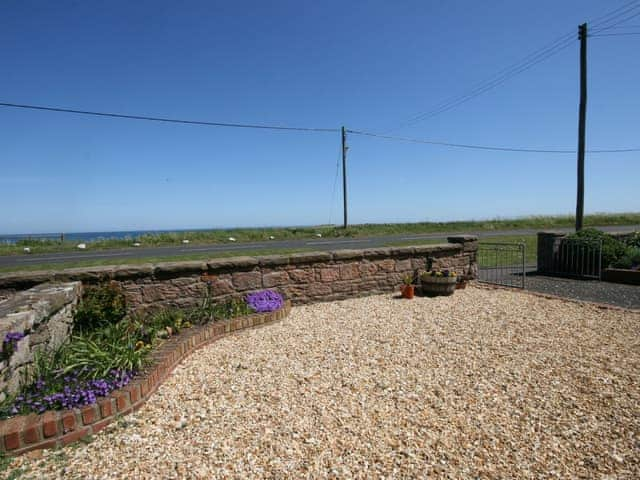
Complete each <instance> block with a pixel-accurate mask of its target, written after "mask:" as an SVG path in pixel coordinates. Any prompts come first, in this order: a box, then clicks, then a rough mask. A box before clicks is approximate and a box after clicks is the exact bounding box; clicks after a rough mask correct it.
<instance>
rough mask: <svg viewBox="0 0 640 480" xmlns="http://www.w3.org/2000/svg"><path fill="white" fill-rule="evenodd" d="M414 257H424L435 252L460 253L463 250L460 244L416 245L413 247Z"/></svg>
mask: <svg viewBox="0 0 640 480" xmlns="http://www.w3.org/2000/svg"><path fill="white" fill-rule="evenodd" d="M413 248H414V250H415V254H416V255H425V254H429V253H435V252H446V251H449V252H452V253H455V252H460V251H462V250H463V248H464V247H463V245H462V244H461V243H439V244H437V245H417V246H415V247H413Z"/></svg>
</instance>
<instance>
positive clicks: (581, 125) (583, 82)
mask: <svg viewBox="0 0 640 480" xmlns="http://www.w3.org/2000/svg"><path fill="white" fill-rule="evenodd" d="M578 34H579V38H580V113H579V120H578V198H577V202H576V231H578V230H582V220H583V218H584V145H585V138H584V137H585V123H586V120H587V24H586V23H583V24H582V25H580V26H579V27H578Z"/></svg>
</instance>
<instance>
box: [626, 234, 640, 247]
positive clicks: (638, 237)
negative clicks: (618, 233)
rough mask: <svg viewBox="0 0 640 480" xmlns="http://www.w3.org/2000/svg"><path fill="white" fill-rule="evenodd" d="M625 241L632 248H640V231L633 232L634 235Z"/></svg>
mask: <svg viewBox="0 0 640 480" xmlns="http://www.w3.org/2000/svg"><path fill="white" fill-rule="evenodd" d="M624 243H626V244H627V246H629V247H632V248H640V232H633V235H631V236H630V237H629V238H627V239H626V240H625V242H624Z"/></svg>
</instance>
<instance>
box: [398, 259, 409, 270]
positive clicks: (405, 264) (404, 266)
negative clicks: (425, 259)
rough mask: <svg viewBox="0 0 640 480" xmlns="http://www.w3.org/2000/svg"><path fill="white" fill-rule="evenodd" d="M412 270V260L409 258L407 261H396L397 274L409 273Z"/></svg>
mask: <svg viewBox="0 0 640 480" xmlns="http://www.w3.org/2000/svg"><path fill="white" fill-rule="evenodd" d="M411 269H412V267H411V259H410V258H407V259H406V260H396V272H407V271H410V270H411Z"/></svg>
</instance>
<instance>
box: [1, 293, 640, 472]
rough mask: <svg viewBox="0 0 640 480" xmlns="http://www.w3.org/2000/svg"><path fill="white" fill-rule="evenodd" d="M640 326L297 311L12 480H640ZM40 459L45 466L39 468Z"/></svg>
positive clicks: (427, 307)
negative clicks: (92, 435) (86, 440)
mask: <svg viewBox="0 0 640 480" xmlns="http://www.w3.org/2000/svg"><path fill="white" fill-rule="evenodd" d="M639 386H640V314H638V313H633V312H625V311H612V310H603V309H599V308H596V307H594V306H589V305H584V304H578V303H572V302H566V301H563V300H549V299H545V298H541V297H537V296H533V295H530V294H527V293H526V292H514V291H509V290H488V289H480V288H473V287H469V288H467V289H466V290H459V291H457V292H456V293H455V295H454V296H452V297H440V298H416V299H414V300H412V301H407V300H397V299H393V298H392V297H391V296H390V295H381V296H373V297H367V298H360V299H352V300H346V301H342V302H333V303H324V304H315V305H308V306H303V307H296V308H294V309H293V311H292V313H291V315H290V316H289V317H288V318H287V319H285V320H284V321H282V322H281V323H279V324H275V325H271V326H268V327H264V328H261V329H256V330H250V331H244V332H240V333H238V334H235V335H233V336H230V337H227V338H224V339H223V340H221V341H219V342H217V343H215V344H213V345H211V346H210V347H208V348H205V349H202V350H199V351H197V352H196V353H194V354H193V355H192V356H191V357H189V358H188V359H187V360H186V361H185V362H184V363H183V364H182V365H181V366H180V367H179V368H178V369H177V370H176V371H175V373H174V374H173V375H172V376H171V377H170V378H169V379H168V380H167V381H166V382H165V383H164V384H163V385H162V386H161V388H160V389H159V390H158V392H157V393H156V394H155V395H154V396H153V397H152V398H151V400H150V401H149V403H147V404H146V406H145V407H143V408H142V409H141V410H140V411H139V412H138V413H137V414H136V415H135V416H130V417H126V418H124V419H123V420H122V421H121V422H119V424H117V425H114V426H113V427H109V428H108V429H107V430H106V431H104V432H102V433H100V434H98V435H96V436H95V438H94V439H93V441H92V442H91V443H89V444H80V445H79V446H76V447H75V448H68V449H65V450H61V451H57V452H55V451H53V452H51V451H49V452H45V453H44V454H34V455H33V456H32V458H27V457H21V458H18V459H15V460H14V461H13V463H12V464H11V466H10V468H9V470H7V471H6V472H5V475H7V472H10V471H11V470H12V469H15V468H19V467H20V468H25V469H29V470H28V471H27V473H25V474H24V477H23V478H63V477H64V478H65V479H75V478H78V479H98V478H99V479H103V478H104V479H108V478H127V479H128V478H136V479H145V478H148V479H162V478H201V479H209V478H382V477H384V478H427V477H428V478H454V479H467V478H469V479H471V478H483V479H484V478H611V479H613V478H616V479H632V478H640V388H639ZM38 455H42V456H41V457H38Z"/></svg>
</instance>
